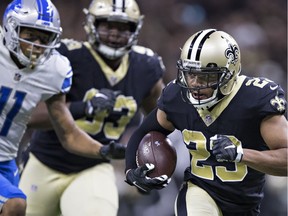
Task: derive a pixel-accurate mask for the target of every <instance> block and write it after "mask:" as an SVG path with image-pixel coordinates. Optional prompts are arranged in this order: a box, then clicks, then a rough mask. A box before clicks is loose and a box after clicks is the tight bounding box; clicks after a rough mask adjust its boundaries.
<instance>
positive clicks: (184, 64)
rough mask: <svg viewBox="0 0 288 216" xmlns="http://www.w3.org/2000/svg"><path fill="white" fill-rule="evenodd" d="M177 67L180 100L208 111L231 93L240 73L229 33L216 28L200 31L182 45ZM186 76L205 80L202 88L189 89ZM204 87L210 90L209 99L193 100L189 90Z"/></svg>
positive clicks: (236, 53)
mask: <svg viewBox="0 0 288 216" xmlns="http://www.w3.org/2000/svg"><path fill="white" fill-rule="evenodd" d="M177 68H178V75H177V83H178V84H179V85H180V86H181V87H182V88H183V92H182V93H183V98H184V99H185V100H186V101H187V102H189V103H191V104H193V105H194V106H195V107H196V108H197V109H209V108H210V107H212V106H214V105H215V104H216V103H218V102H219V101H220V100H222V99H223V97H225V96H226V95H228V94H230V93H231V91H232V90H233V88H234V86H235V83H236V81H237V77H238V75H239V73H240V71H241V56H240V49H239V46H238V44H237V43H236V41H235V40H234V39H233V38H232V37H231V36H230V35H229V34H227V33H225V32H223V31H218V30H216V29H206V30H202V31H199V32H197V33H195V34H193V35H192V36H191V37H190V38H189V39H188V40H187V41H186V42H185V44H184V46H183V48H182V50H181V56H180V59H179V60H178V62H177ZM188 74H190V76H191V75H192V76H194V75H195V76H199V75H200V76H202V77H205V79H206V85H201V86H197V87H193V88H191V87H189V86H188V84H187V80H186V78H187V76H188ZM209 80H213V82H210V81H209ZM204 88H212V89H214V92H213V94H212V96H211V97H210V98H207V99H202V100H201V99H195V98H193V96H192V94H191V91H195V90H196V91H198V92H199V91H200V89H204Z"/></svg>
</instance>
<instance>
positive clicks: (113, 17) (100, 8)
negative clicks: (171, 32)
mask: <svg viewBox="0 0 288 216" xmlns="http://www.w3.org/2000/svg"><path fill="white" fill-rule="evenodd" d="M84 13H85V14H86V23H85V25H84V29H85V31H86V33H87V36H88V41H89V43H90V44H92V45H93V46H94V47H95V48H96V49H97V51H98V52H100V53H101V54H102V55H104V56H105V57H106V58H108V59H117V58H120V57H122V56H123V55H124V54H126V53H127V52H129V51H130V50H131V47H132V46H133V45H135V44H137V40H138V35H139V32H140V29H141V28H142V25H143V18H144V16H143V15H141V14H140V10H139V7H138V5H137V3H136V1H135V0H93V1H92V2H91V4H90V6H89V8H88V10H87V9H84ZM98 20H106V21H108V22H109V21H112V22H122V23H130V24H131V25H133V32H131V36H130V37H129V40H128V43H127V44H126V45H125V46H123V47H120V48H113V47H110V46H108V45H106V44H104V43H103V42H102V41H101V40H100V38H99V33H98V32H97V28H96V22H97V21H98Z"/></svg>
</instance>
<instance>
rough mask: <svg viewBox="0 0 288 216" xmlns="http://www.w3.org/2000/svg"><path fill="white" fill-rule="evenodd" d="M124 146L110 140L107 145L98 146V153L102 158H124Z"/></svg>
mask: <svg viewBox="0 0 288 216" xmlns="http://www.w3.org/2000/svg"><path fill="white" fill-rule="evenodd" d="M125 151H126V146H125V145H123V144H120V143H116V142H115V141H111V142H110V143H109V144H108V145H103V146H102V147H101V148H100V155H101V157H102V158H103V159H107V160H110V159H124V158H125Z"/></svg>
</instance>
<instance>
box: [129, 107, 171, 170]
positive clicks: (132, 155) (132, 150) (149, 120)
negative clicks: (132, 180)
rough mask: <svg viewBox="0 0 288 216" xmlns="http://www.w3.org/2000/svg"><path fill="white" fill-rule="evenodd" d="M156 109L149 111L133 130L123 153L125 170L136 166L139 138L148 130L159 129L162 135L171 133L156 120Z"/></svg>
mask: <svg viewBox="0 0 288 216" xmlns="http://www.w3.org/2000/svg"><path fill="white" fill-rule="evenodd" d="M156 114H157V109H154V110H153V111H152V112H150V113H149V114H148V115H147V116H146V117H145V118H144V120H143V123H142V124H141V125H140V126H139V127H138V128H137V129H136V130H135V132H134V133H133V134H132V136H131V138H130V140H129V142H128V144H127V149H126V153H125V159H126V169H125V172H126V171H127V170H129V169H134V168H137V165H136V152H137V149H138V146H139V143H140V141H141V139H142V138H143V137H144V136H145V135H146V134H147V133H149V132H150V131H159V132H160V133H162V134H164V135H166V136H167V135H168V134H170V133H172V131H169V130H167V129H165V128H163V127H162V126H161V125H160V124H159V123H158V121H157V115H156Z"/></svg>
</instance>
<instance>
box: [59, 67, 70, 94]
mask: <svg viewBox="0 0 288 216" xmlns="http://www.w3.org/2000/svg"><path fill="white" fill-rule="evenodd" d="M72 76H73V72H72V69H71V70H70V71H68V73H67V74H66V77H65V79H64V81H63V84H62V88H61V92H62V93H67V92H68V91H69V90H70V88H71V85H72Z"/></svg>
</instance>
